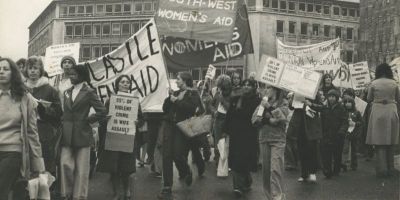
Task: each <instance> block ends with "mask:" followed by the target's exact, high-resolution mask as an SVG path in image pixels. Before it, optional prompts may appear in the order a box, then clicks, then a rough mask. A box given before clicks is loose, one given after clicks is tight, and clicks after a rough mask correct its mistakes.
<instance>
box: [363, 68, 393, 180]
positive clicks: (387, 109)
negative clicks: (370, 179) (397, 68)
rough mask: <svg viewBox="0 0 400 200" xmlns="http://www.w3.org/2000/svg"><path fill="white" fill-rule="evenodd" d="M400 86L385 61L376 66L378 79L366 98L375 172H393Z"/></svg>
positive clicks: (367, 141)
mask: <svg viewBox="0 0 400 200" xmlns="http://www.w3.org/2000/svg"><path fill="white" fill-rule="evenodd" d="M399 98H400V91H399V87H398V85H397V84H396V81H395V80H394V79H393V72H392V70H391V68H390V66H389V65H388V64H386V63H383V64H381V65H379V66H378V67H377V68H376V72H375V80H374V81H372V83H371V85H370V86H369V88H368V97H367V101H368V102H369V103H371V104H372V107H371V114H370V117H369V123H368V130H367V139H366V143H367V144H369V145H374V146H375V152H376V175H377V176H378V177H384V176H388V175H391V174H393V173H394V171H395V169H394V161H393V159H394V157H393V145H396V144H398V143H399V116H398V103H399Z"/></svg>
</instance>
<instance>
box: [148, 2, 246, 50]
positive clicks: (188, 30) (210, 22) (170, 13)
mask: <svg viewBox="0 0 400 200" xmlns="http://www.w3.org/2000/svg"><path fill="white" fill-rule="evenodd" d="M237 9H238V3H237V0H196V1H193V0H164V1H159V6H158V10H157V12H156V15H155V20H156V22H157V26H158V30H159V32H160V34H161V35H166V36H174V37H180V38H189V39H195V40H202V41H215V42H222V43H231V41H232V33H233V27H234V26H235V21H236V11H237Z"/></svg>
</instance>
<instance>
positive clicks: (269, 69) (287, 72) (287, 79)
mask: <svg viewBox="0 0 400 200" xmlns="http://www.w3.org/2000/svg"><path fill="white" fill-rule="evenodd" d="M259 66H260V67H261V72H259V73H258V74H259V75H258V76H256V79H257V80H258V81H261V82H263V83H266V84H269V85H273V86H275V87H278V88H282V89H286V90H289V91H292V92H294V93H296V94H299V95H302V96H304V97H307V98H311V99H314V98H315V95H316V94H317V92H318V88H319V84H320V81H321V78H322V75H321V74H320V73H318V72H315V71H312V70H308V69H305V68H302V67H298V66H295V65H291V64H287V63H285V62H283V61H281V60H279V59H276V58H272V57H269V56H267V55H263V56H262V57H261V61H260V65H259Z"/></svg>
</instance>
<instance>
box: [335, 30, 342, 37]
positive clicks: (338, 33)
mask: <svg viewBox="0 0 400 200" xmlns="http://www.w3.org/2000/svg"><path fill="white" fill-rule="evenodd" d="M341 37H342V27H336V38H341Z"/></svg>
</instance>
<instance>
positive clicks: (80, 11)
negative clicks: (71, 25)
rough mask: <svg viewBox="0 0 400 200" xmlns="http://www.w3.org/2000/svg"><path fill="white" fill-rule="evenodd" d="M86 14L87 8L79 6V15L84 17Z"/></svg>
mask: <svg viewBox="0 0 400 200" xmlns="http://www.w3.org/2000/svg"><path fill="white" fill-rule="evenodd" d="M84 13H85V6H78V12H77V14H78V15H79V16H82V15H83V14H84Z"/></svg>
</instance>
